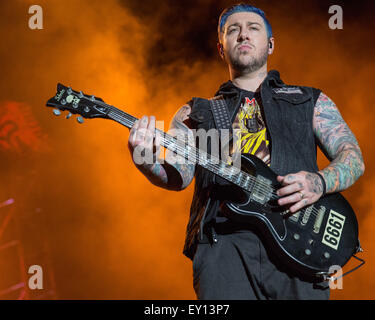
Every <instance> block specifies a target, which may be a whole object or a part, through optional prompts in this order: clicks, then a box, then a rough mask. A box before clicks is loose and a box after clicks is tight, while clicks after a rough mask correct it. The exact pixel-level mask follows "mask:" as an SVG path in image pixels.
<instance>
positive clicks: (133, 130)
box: [129, 120, 139, 145]
mask: <svg viewBox="0 0 375 320" xmlns="http://www.w3.org/2000/svg"><path fill="white" fill-rule="evenodd" d="M138 126H139V120H137V121H135V122H134V124H133V126H132V128H131V129H130V134H129V144H130V145H133V144H134V141H135V134H136V131H137V129H138Z"/></svg>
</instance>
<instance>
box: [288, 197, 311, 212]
mask: <svg viewBox="0 0 375 320" xmlns="http://www.w3.org/2000/svg"><path fill="white" fill-rule="evenodd" d="M308 204H309V200H308V199H302V200H301V201H298V202H297V203H295V204H294V205H292V206H291V207H290V208H289V211H290V212H292V213H295V212H297V211H298V210H301V209H302V208H303V207H306V206H307V205H308Z"/></svg>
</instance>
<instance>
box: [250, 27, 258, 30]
mask: <svg viewBox="0 0 375 320" xmlns="http://www.w3.org/2000/svg"><path fill="white" fill-rule="evenodd" d="M250 29H251V30H259V29H258V28H255V27H251V28H250Z"/></svg>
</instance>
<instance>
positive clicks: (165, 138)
mask: <svg viewBox="0 0 375 320" xmlns="http://www.w3.org/2000/svg"><path fill="white" fill-rule="evenodd" d="M100 104H101V105H103V106H105V107H106V108H108V110H109V111H108V113H107V116H108V118H110V119H112V120H114V121H116V122H118V123H120V124H122V125H124V126H125V127H127V128H129V129H131V128H132V127H133V125H134V123H135V122H136V121H137V120H138V119H137V118H135V117H133V116H132V115H130V114H128V113H126V112H124V111H122V110H120V109H117V108H115V107H114V106H110V105H107V104H105V103H100ZM155 131H156V134H159V135H160V137H161V139H160V144H161V145H162V146H163V147H165V148H166V149H168V150H170V151H172V152H174V153H176V154H178V155H179V156H181V157H182V158H184V159H185V161H187V162H188V163H191V164H197V165H199V166H201V167H203V168H205V169H207V170H209V171H211V172H212V173H214V174H216V175H218V176H220V177H222V178H223V179H225V180H227V181H230V182H232V183H234V184H236V185H238V186H239V187H241V188H244V189H249V188H250V187H251V186H252V185H253V184H254V181H255V179H254V176H252V175H250V174H248V173H246V172H244V171H241V170H239V169H237V168H235V167H234V166H230V165H227V164H226V163H225V162H224V161H222V160H220V159H219V158H217V157H214V156H211V155H210V154H208V153H207V152H205V151H203V150H201V149H198V148H196V147H194V146H191V145H188V144H187V143H185V142H184V141H182V140H179V139H176V137H174V136H171V135H169V134H168V133H165V132H163V131H161V130H159V129H156V130H155Z"/></svg>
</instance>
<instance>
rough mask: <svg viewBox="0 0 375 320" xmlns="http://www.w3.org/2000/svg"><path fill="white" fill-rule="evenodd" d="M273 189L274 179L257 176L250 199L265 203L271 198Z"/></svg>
mask: <svg viewBox="0 0 375 320" xmlns="http://www.w3.org/2000/svg"><path fill="white" fill-rule="evenodd" d="M272 191H273V189H272V181H271V180H268V179H266V178H264V177H262V176H257V178H256V180H255V183H254V186H253V188H252V190H251V195H250V199H251V200H254V201H256V202H258V203H261V204H265V203H266V202H268V201H269V200H270V199H271V196H272Z"/></svg>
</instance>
